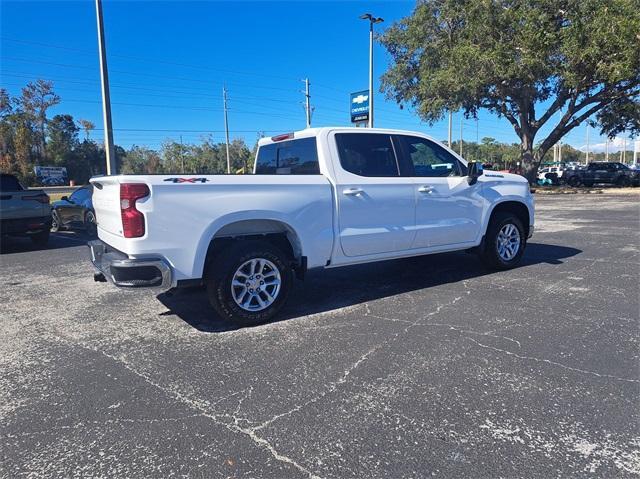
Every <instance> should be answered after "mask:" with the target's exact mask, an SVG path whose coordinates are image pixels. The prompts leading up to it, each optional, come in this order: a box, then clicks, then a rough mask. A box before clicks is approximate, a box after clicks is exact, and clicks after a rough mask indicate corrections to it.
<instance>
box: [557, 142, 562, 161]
mask: <svg viewBox="0 0 640 479" xmlns="http://www.w3.org/2000/svg"><path fill="white" fill-rule="evenodd" d="M558 163H562V142H561V141H559V142H558Z"/></svg>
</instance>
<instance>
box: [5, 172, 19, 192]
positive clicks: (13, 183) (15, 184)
mask: <svg viewBox="0 0 640 479" xmlns="http://www.w3.org/2000/svg"><path fill="white" fill-rule="evenodd" d="M22 190H23V188H22V186H21V185H20V182H19V181H18V179H17V178H16V177H15V176H13V175H0V191H22Z"/></svg>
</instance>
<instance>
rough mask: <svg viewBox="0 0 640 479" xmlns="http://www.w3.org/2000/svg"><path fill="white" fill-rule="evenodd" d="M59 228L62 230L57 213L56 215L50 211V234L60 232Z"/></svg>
mask: <svg viewBox="0 0 640 479" xmlns="http://www.w3.org/2000/svg"><path fill="white" fill-rule="evenodd" d="M61 228H62V225H61V224H60V218H59V217H58V213H56V210H52V211H51V232H52V233H57V232H58V231H60V229H61Z"/></svg>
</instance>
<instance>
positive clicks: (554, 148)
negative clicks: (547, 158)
mask: <svg viewBox="0 0 640 479" xmlns="http://www.w3.org/2000/svg"><path fill="white" fill-rule="evenodd" d="M553 162H554V163H557V162H558V144H557V143H556V144H555V145H553Z"/></svg>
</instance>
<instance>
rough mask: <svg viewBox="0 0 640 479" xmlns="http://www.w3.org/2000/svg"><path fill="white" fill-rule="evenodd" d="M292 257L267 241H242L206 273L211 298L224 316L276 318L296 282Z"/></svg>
mask: <svg viewBox="0 0 640 479" xmlns="http://www.w3.org/2000/svg"><path fill="white" fill-rule="evenodd" d="M289 261H290V259H289V258H288V257H287V255H286V254H284V253H283V252H282V251H281V250H280V249H279V248H277V247H276V246H274V245H272V244H271V243H269V242H266V241H239V242H238V243H236V244H235V245H233V246H231V247H229V248H228V249H226V250H225V251H224V253H223V254H221V255H219V256H217V258H216V260H215V261H213V262H211V264H210V265H209V267H208V268H207V272H206V273H205V283H206V285H207V294H208V296H209V302H210V303H211V306H213V308H214V309H215V310H216V312H217V313H218V314H219V315H220V316H222V317H223V318H224V319H227V320H229V321H232V322H234V323H235V324H237V325H239V326H252V325H255V324H260V323H264V322H266V321H269V320H270V319H271V318H273V317H274V316H275V315H276V314H277V313H278V311H279V310H280V309H281V308H282V306H284V304H285V302H286V300H287V296H288V295H289V290H290V289H291V285H292V282H293V274H292V269H291V265H290V264H289Z"/></svg>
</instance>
